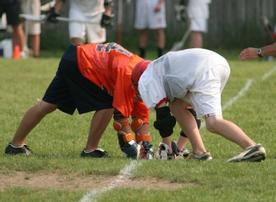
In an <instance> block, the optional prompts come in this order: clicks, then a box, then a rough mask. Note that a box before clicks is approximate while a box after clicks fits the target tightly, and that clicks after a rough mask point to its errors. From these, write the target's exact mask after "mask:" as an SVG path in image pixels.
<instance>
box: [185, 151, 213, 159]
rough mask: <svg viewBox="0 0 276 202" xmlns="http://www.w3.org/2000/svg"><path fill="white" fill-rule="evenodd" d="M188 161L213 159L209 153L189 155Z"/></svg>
mask: <svg viewBox="0 0 276 202" xmlns="http://www.w3.org/2000/svg"><path fill="white" fill-rule="evenodd" d="M188 159H194V160H200V161H210V160H212V159H213V157H212V156H211V154H210V153H209V152H205V153H203V154H200V155H198V154H194V153H191V154H190V155H189V157H188Z"/></svg>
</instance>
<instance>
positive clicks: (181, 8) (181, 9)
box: [171, 1, 191, 51]
mask: <svg viewBox="0 0 276 202" xmlns="http://www.w3.org/2000/svg"><path fill="white" fill-rule="evenodd" d="M186 3H187V2H186V1H180V3H179V4H178V5H176V6H175V11H176V20H177V21H184V22H187V25H188V26H187V27H188V29H187V30H186V32H185V33H184V35H183V36H182V38H181V40H180V41H178V42H176V43H174V45H173V47H172V48H171V51H178V50H180V49H182V48H183V46H184V44H185V43H186V41H187V39H188V37H189V35H190V33H191V30H190V21H189V18H188V16H187V9H186Z"/></svg>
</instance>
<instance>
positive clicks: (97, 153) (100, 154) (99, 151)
mask: <svg viewBox="0 0 276 202" xmlns="http://www.w3.org/2000/svg"><path fill="white" fill-rule="evenodd" d="M80 156H81V157H90V158H104V157H107V156H108V154H107V152H106V151H104V150H103V149H101V148H97V149H95V150H93V151H89V152H87V151H85V150H83V151H82V152H81V154H80Z"/></svg>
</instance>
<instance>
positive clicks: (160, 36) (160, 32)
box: [155, 28, 166, 57]
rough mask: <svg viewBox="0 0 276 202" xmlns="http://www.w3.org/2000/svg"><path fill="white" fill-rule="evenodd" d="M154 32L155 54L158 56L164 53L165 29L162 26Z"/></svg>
mask: <svg viewBox="0 0 276 202" xmlns="http://www.w3.org/2000/svg"><path fill="white" fill-rule="evenodd" d="M155 33H156V44H157V56H158V57H160V56H162V55H163V53H164V48H165V44H166V36H165V30H164V29H163V28H157V29H156V30H155Z"/></svg>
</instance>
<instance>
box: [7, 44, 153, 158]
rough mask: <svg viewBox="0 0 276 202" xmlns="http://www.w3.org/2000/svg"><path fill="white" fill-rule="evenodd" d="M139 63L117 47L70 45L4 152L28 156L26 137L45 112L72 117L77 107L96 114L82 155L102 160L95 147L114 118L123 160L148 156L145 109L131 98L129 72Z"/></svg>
mask: <svg viewBox="0 0 276 202" xmlns="http://www.w3.org/2000/svg"><path fill="white" fill-rule="evenodd" d="M142 60H143V59H142V58H140V57H139V56H137V55H134V54H133V53H131V52H129V51H127V50H126V49H124V48H123V47H121V46H120V45H118V44H116V43H106V44H86V45H80V46H73V45H72V46H70V47H69V48H68V49H67V50H66V52H65V53H64V55H63V57H62V59H61V61H60V64H59V68H58V70H57V73H56V75H55V77H54V79H53V80H52V82H51V83H50V85H49V87H48V89H47V90H46V92H45V95H44V97H43V99H42V100H41V101H40V102H38V103H37V104H36V105H34V106H33V107H31V108H30V109H29V110H28V111H27V112H26V113H25V115H24V117H23V119H22V120H21V123H20V125H19V127H18V128H17V130H16V132H15V134H14V137H13V139H12V141H11V142H10V143H9V144H8V145H7V147H6V149H5V153H6V154H25V155H29V154H30V153H31V150H30V149H29V148H28V146H27V145H26V143H25V139H26V137H27V135H28V134H29V133H30V131H31V130H32V129H33V128H34V127H35V126H36V125H37V124H38V123H39V122H40V121H41V120H42V119H43V118H44V117H45V116H46V115H47V114H48V113H51V112H53V111H54V110H56V109H59V110H61V111H63V112H65V113H67V114H73V113H74V111H75V110H76V109H77V110H78V112H79V114H82V113H86V112H91V111H95V113H94V116H93V118H92V120H91V126H90V131H89V135H88V140H87V144H86V147H85V148H84V150H83V151H82V152H81V156H82V157H96V158H100V157H104V156H106V152H105V151H104V150H102V149H100V148H98V144H99V141H100V138H101V137H102V134H103V132H104V130H105V128H106V127H107V125H108V123H109V121H110V120H111V118H112V115H113V114H114V116H113V118H114V123H113V126H114V129H115V130H116V131H117V133H118V140H119V144H120V148H121V150H122V151H123V152H124V153H125V154H126V156H127V157H130V158H137V157H141V156H142V157H144V158H146V157H147V158H152V148H151V144H150V142H151V136H150V134H149V132H148V128H149V126H148V125H149V124H148V122H149V110H148V109H147V108H146V106H145V105H144V103H143V102H142V101H141V100H139V99H136V98H135V97H136V92H135V90H134V88H133V86H132V82H131V74H132V69H133V68H134V66H135V65H136V64H137V63H139V62H141V61H142ZM130 116H131V117H132V123H131V124H129V120H128V119H129V117H130ZM131 130H132V131H133V132H134V133H135V138H134V136H133V135H132V133H131ZM137 143H138V144H137ZM140 151H142V153H140Z"/></svg>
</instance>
